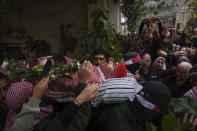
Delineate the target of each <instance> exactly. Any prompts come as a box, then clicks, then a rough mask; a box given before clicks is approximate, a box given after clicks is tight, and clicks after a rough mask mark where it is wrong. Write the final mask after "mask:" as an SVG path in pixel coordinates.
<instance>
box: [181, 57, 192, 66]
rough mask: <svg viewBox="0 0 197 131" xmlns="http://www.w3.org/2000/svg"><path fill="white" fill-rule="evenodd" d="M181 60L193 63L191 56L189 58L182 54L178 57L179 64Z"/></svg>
mask: <svg viewBox="0 0 197 131" xmlns="http://www.w3.org/2000/svg"><path fill="white" fill-rule="evenodd" d="M181 62H188V63H191V61H190V60H189V58H187V57H186V56H182V57H180V58H179V59H178V64H180V63H181Z"/></svg>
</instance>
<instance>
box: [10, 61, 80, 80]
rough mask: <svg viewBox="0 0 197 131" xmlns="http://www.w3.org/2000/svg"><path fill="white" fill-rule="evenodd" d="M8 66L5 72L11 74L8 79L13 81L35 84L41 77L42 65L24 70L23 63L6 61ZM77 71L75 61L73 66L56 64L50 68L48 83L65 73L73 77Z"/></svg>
mask: <svg viewBox="0 0 197 131" xmlns="http://www.w3.org/2000/svg"><path fill="white" fill-rule="evenodd" d="M8 61H9V64H8V66H7V70H8V71H9V72H11V75H9V77H10V79H11V80H13V81H21V80H24V81H33V82H36V81H37V80H38V78H39V76H40V75H41V73H42V71H43V69H44V65H36V66H34V67H33V68H26V67H25V68H24V67H23V63H21V62H17V61H14V60H8ZM77 71H78V65H77V61H74V63H73V64H69V65H64V64H63V63H56V64H55V65H53V66H52V67H51V70H50V72H49V77H50V81H51V80H54V79H56V78H57V77H59V76H61V75H64V74H65V73H70V74H71V75H73V74H74V73H75V72H77Z"/></svg>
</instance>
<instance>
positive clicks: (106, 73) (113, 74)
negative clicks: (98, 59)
mask: <svg viewBox="0 0 197 131" xmlns="http://www.w3.org/2000/svg"><path fill="white" fill-rule="evenodd" d="M100 69H101V71H102V72H103V74H104V76H105V79H109V78H117V72H118V66H115V67H114V71H113V72H109V71H108V70H107V69H106V68H105V66H104V65H100Z"/></svg>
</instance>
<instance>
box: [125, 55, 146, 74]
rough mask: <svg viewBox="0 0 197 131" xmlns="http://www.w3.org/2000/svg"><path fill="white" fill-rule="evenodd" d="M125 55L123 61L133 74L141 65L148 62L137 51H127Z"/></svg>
mask: <svg viewBox="0 0 197 131" xmlns="http://www.w3.org/2000/svg"><path fill="white" fill-rule="evenodd" d="M123 57H124V62H123V63H124V64H125V65H126V67H127V69H128V70H129V71H130V72H131V73H132V74H135V73H136V72H137V71H138V70H139V69H140V67H141V65H143V64H146V61H144V60H142V59H141V58H140V55H139V54H138V53H137V52H127V53H126V54H125V55H124V56H123Z"/></svg>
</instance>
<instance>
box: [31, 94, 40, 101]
mask: <svg viewBox="0 0 197 131" xmlns="http://www.w3.org/2000/svg"><path fill="white" fill-rule="evenodd" d="M32 98H33V99H35V100H41V97H40V96H37V95H35V94H33V95H32Z"/></svg>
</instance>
